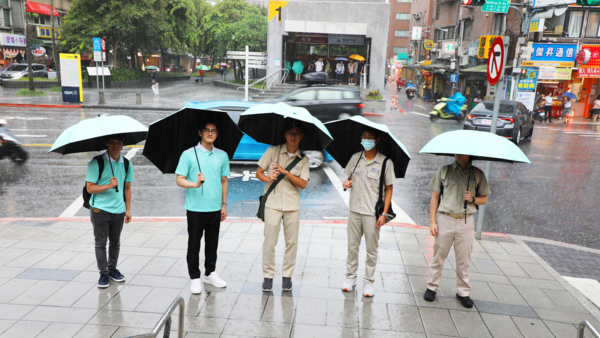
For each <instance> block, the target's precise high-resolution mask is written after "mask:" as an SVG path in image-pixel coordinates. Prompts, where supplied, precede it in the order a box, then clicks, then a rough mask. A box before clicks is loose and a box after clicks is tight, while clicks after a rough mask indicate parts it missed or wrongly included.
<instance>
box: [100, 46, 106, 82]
mask: <svg viewBox="0 0 600 338" xmlns="http://www.w3.org/2000/svg"><path fill="white" fill-rule="evenodd" d="M100 41H101V46H102V91H103V92H104V91H105V90H104V55H106V54H105V53H106V40H104V38H102V40H100Z"/></svg>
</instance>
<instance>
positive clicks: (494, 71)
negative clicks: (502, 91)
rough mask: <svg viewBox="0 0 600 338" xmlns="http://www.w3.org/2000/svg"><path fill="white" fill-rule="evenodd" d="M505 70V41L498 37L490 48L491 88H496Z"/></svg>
mask: <svg viewBox="0 0 600 338" xmlns="http://www.w3.org/2000/svg"><path fill="white" fill-rule="evenodd" d="M503 70H504V41H503V40H502V38H501V37H497V38H496V40H494V42H493V43H492V46H491V47H490V55H489V58H488V67H487V78H488V83H489V84H490V86H495V85H496V83H498V80H499V79H500V76H501V75H502V72H503Z"/></svg>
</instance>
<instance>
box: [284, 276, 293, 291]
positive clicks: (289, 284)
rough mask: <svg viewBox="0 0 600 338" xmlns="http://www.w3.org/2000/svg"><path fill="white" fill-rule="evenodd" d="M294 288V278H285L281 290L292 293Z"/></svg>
mask: <svg viewBox="0 0 600 338" xmlns="http://www.w3.org/2000/svg"><path fill="white" fill-rule="evenodd" d="M293 288H294V287H293V286H292V277H283V279H282V285H281V289H282V290H283V291H292V289H293Z"/></svg>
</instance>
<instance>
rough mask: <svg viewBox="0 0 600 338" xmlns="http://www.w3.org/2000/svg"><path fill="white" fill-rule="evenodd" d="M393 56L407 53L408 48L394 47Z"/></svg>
mask: <svg viewBox="0 0 600 338" xmlns="http://www.w3.org/2000/svg"><path fill="white" fill-rule="evenodd" d="M393 52H394V54H399V53H408V47H394V50H393Z"/></svg>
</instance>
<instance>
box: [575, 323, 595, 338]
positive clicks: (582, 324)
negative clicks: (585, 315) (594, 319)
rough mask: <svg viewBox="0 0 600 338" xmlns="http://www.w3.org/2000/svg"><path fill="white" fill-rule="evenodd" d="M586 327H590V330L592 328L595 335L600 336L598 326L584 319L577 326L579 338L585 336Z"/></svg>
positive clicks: (591, 330)
mask: <svg viewBox="0 0 600 338" xmlns="http://www.w3.org/2000/svg"><path fill="white" fill-rule="evenodd" d="M586 327H587V328H588V330H590V332H591V333H592V334H593V335H594V337H596V338H600V333H599V332H598V330H596V328H595V327H594V326H592V324H590V322H588V321H587V320H584V321H583V322H581V323H579V327H577V338H583V333H584V331H585V328H586Z"/></svg>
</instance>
